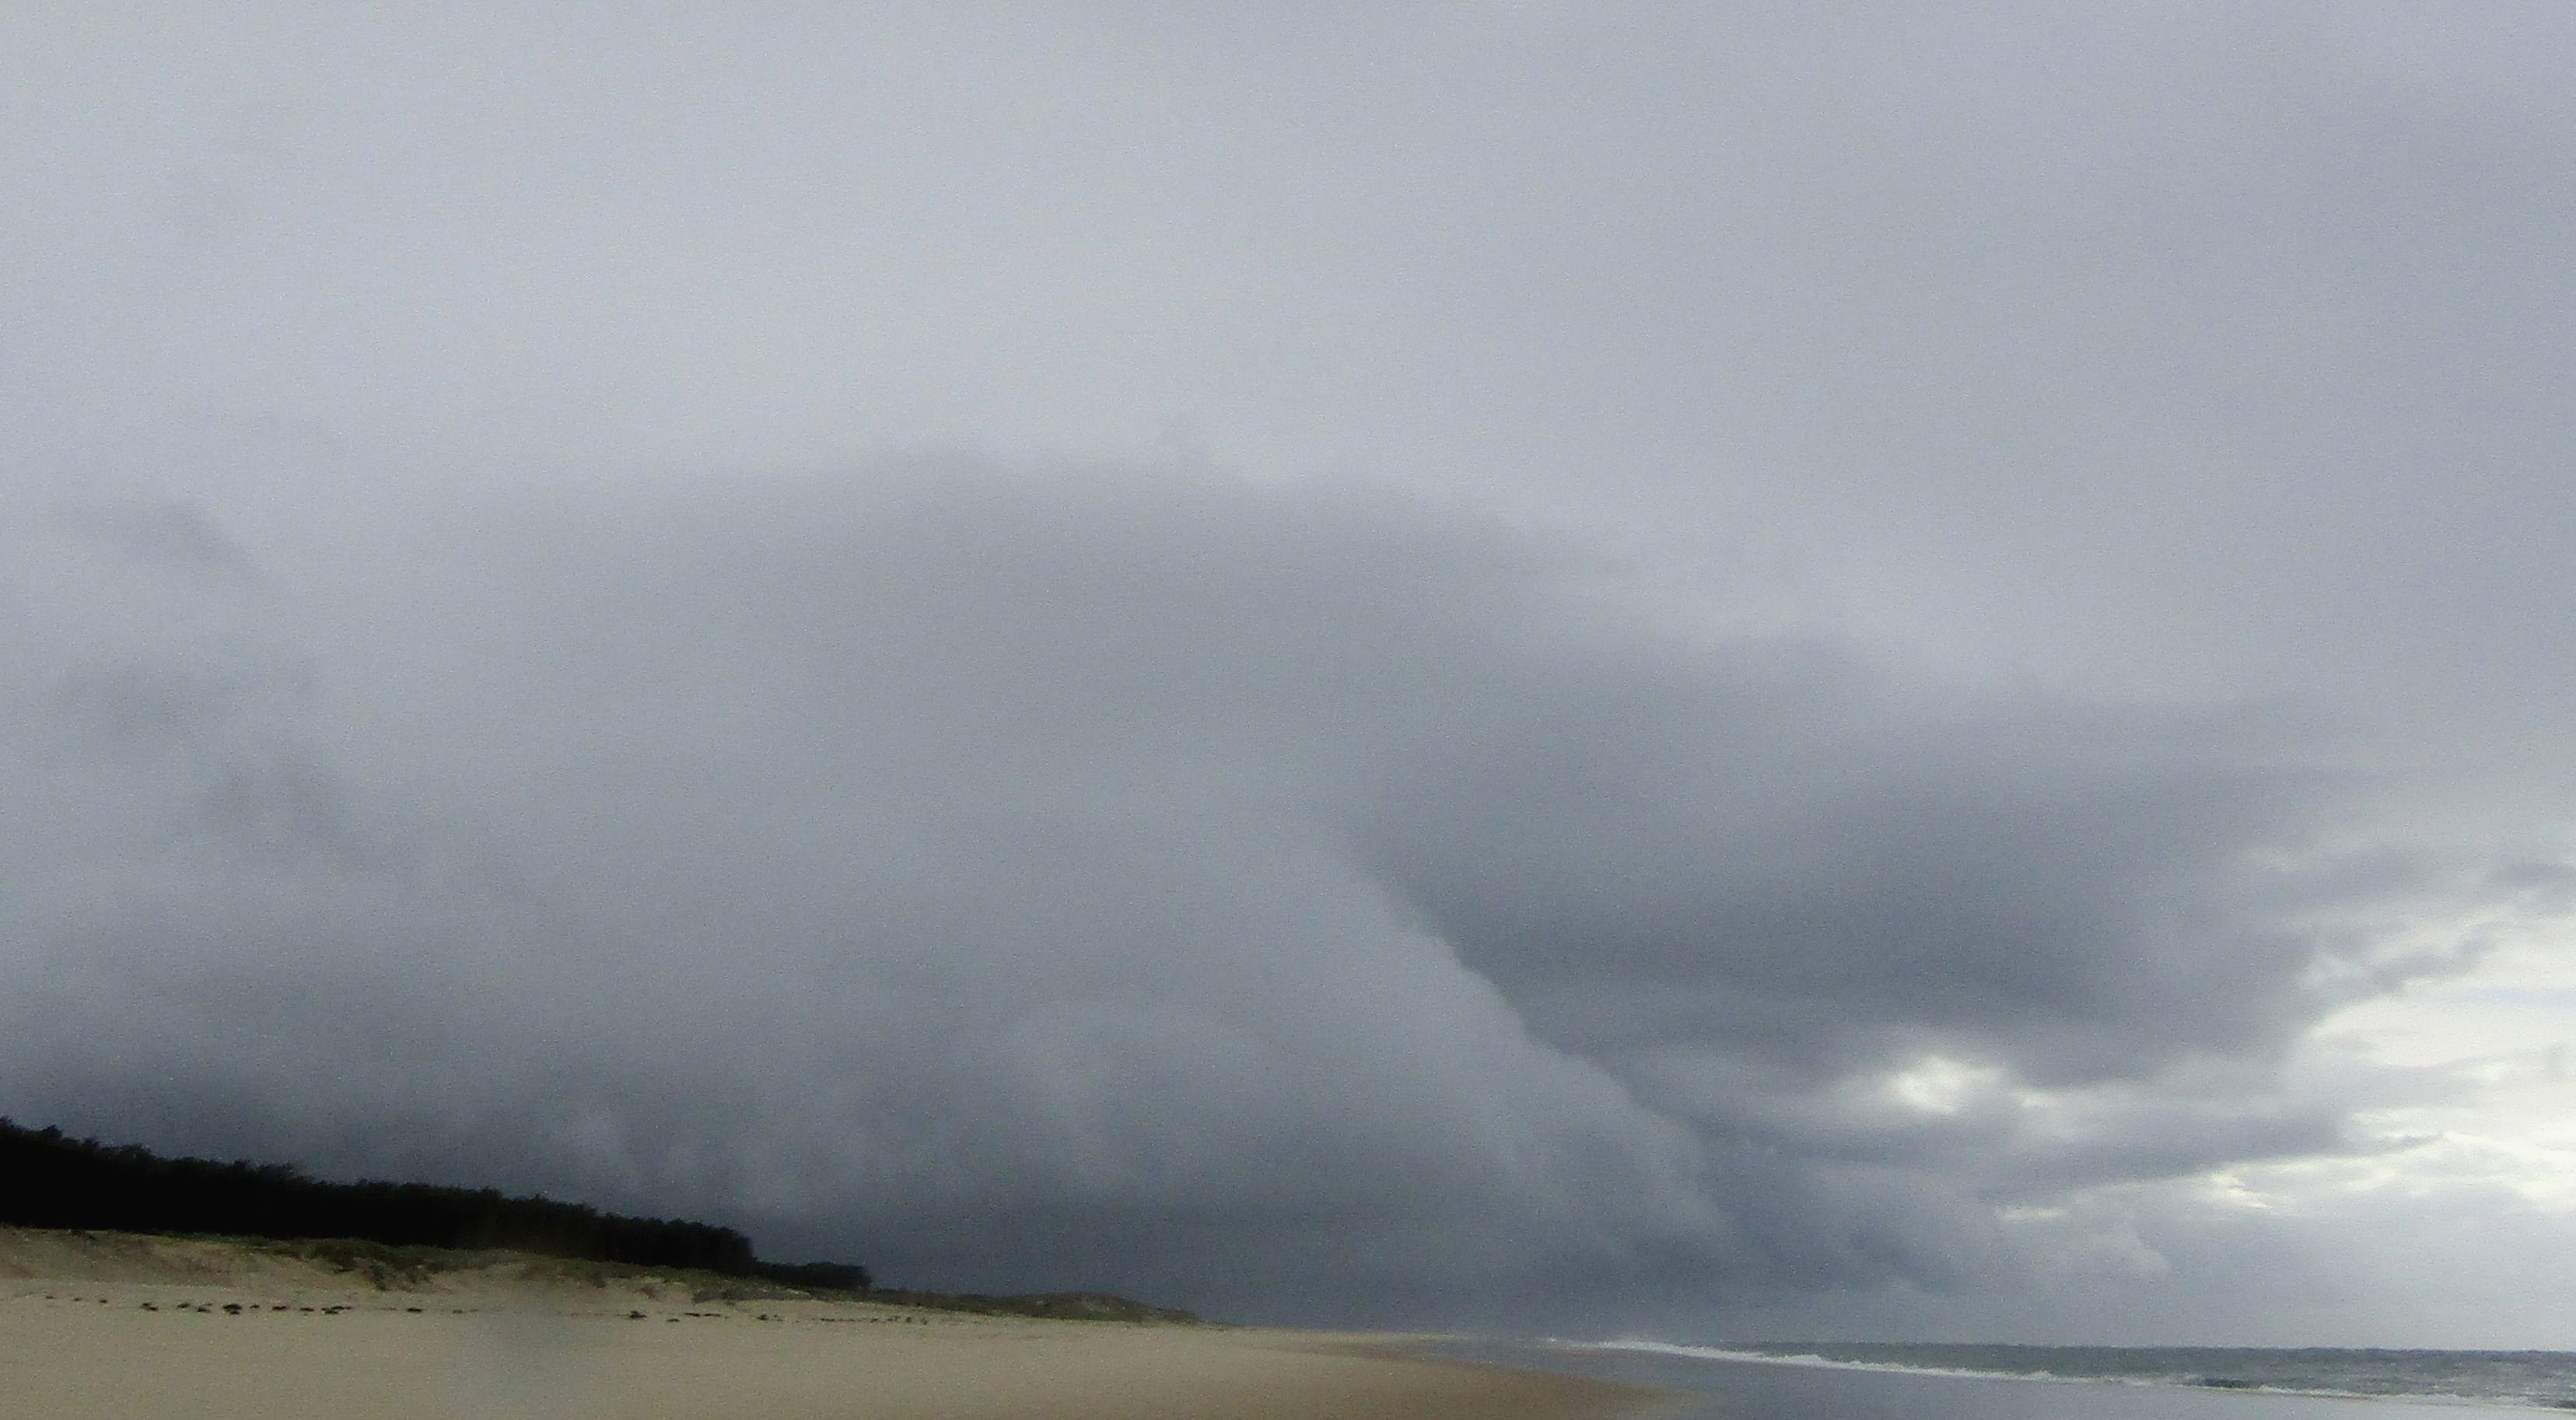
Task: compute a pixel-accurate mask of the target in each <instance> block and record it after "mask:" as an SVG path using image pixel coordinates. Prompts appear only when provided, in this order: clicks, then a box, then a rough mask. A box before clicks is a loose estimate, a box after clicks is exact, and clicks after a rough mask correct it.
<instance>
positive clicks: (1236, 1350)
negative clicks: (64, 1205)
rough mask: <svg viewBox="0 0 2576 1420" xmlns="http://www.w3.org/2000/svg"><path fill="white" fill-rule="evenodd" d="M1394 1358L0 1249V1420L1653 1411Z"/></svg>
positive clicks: (1346, 1348)
mask: <svg viewBox="0 0 2576 1420" xmlns="http://www.w3.org/2000/svg"><path fill="white" fill-rule="evenodd" d="M1433 1340H1434V1338H1430V1337H1425V1336H1420V1335H1407V1334H1403V1333H1360V1332H1329V1331H1289V1330H1264V1329H1251V1328H1232V1327H1223V1326H1209V1325H1185V1324H1154V1323H1135V1322H1117V1321H1076V1320H1048V1319H1039V1318H1026V1317H998V1316H984V1315H975V1314H970V1313H961V1312H944V1311H936V1310H929V1309H924V1308H920V1307H912V1306H904V1305H899V1304H884V1303H876V1302H870V1301H866V1300H863V1299H859V1298H846V1299H845V1298H827V1297H818V1296H767V1297H750V1296H747V1297H732V1298H728V1297H720V1296H706V1295H704V1294H702V1293H701V1292H700V1291H699V1290H698V1288H697V1287H695V1286H693V1285H691V1283H690V1282H689V1281H688V1280H686V1279H673V1278H662V1277H656V1276H653V1275H650V1274H649V1273H639V1274H638V1275H634V1276H626V1277H615V1278H601V1277H599V1276H597V1275H595V1274H592V1275H581V1274H578V1273H574V1272H568V1271H567V1270H566V1269H563V1268H561V1267H560V1266H557V1265H554V1264H552V1263H550V1261H549V1260H547V1259H538V1258H526V1257H521V1258H514V1259H508V1260H504V1261H501V1262H498V1263H496V1264H494V1265H488V1266H482V1267H477V1268H472V1269H461V1270H457V1271H449V1272H442V1273H438V1274H435V1275H431V1276H427V1277H419V1278H405V1277H394V1278H386V1277H382V1276H375V1277H370V1276H367V1275H365V1274H362V1273H353V1272H334V1271H333V1270H332V1269H331V1268H329V1267H328V1266H325V1265H323V1264H320V1263H317V1262H314V1261H312V1260H309V1259H300V1258H291V1257H284V1256H281V1255H279V1254H277V1253H274V1252H270V1251H266V1250H263V1249H261V1248H258V1247H256V1246H252V1245H245V1244H238V1243H225V1242H215V1241H208V1240H200V1239H177V1238H157V1237H148V1236H141V1235H113V1234H92V1235H89V1236H86V1237H82V1236H79V1235H70V1234H64V1235H53V1234H46V1233H42V1232H38V1231H35V1230H25V1229H8V1230H0V1417H17V1416H27V1417H34V1416H49V1417H62V1420H87V1417H100V1418H101V1420H105V1417H111V1416H113V1417H127V1416H134V1415H151V1414H181V1413H185V1414H188V1415H192V1416H200V1417H206V1420H235V1418H236V1417H239V1420H251V1417H254V1416H258V1417H268V1416H274V1415H280V1414H293V1415H310V1416H316V1417H324V1416H327V1417H331V1420H378V1417H383V1420H393V1418H394V1417H402V1420H416V1417H445V1416H450V1415H453V1416H467V1415H473V1416H488V1417H495V1420H515V1418H516V1417H529V1418H530V1420H534V1418H535V1417H566V1418H567V1420H684V1417H685V1420H713V1418H714V1417H736V1416H742V1417H755V1416H778V1417H782V1420H788V1418H790V1417H792V1420H835V1417H844V1416H846V1417H852V1420H856V1417H862V1416H864V1417H870V1420H1016V1417H1022V1416H1026V1417H1031V1420H1035V1417H1041V1416H1044V1417H1060V1420H1201V1417H1206V1420H1219V1417H1226V1420H1313V1417H1321V1416H1330V1417H1334V1420H1399V1418H1400V1417H1436V1416H1443V1415H1456V1416H1462V1417H1466V1416H1473V1417H1479V1420H1633V1418H1634V1417H1642V1416H1651V1415H1654V1414H1657V1413H1661V1412H1665V1411H1668V1410H1669V1408H1670V1404H1671V1402H1672V1400H1673V1399H1675V1397H1671V1396H1669V1395H1667V1394H1664V1393H1660V1392H1656V1391H1651V1390H1646V1389H1642V1388H1639V1387H1635V1386H1630V1385H1624V1384H1619V1383H1615V1382H1609V1381H1603V1380H1597V1379H1590V1378H1585V1377H1579V1376H1567V1375H1561V1374H1553V1373H1548V1372H1542V1371H1530V1370H1523V1369H1519V1368H1515V1367H1511V1366H1507V1365H1491V1364H1484V1363H1479V1362H1474V1361H1469V1360H1463V1359H1452V1358H1446V1357H1440V1356H1435V1355H1426V1354H1423V1353H1422V1352H1420V1351H1419V1350H1413V1349H1408V1348H1411V1347H1421V1346H1425V1345H1428V1344H1429V1343H1431V1342H1432V1341H1433Z"/></svg>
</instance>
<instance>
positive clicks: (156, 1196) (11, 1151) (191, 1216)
mask: <svg viewBox="0 0 2576 1420" xmlns="http://www.w3.org/2000/svg"><path fill="white" fill-rule="evenodd" d="M0 1222H5V1223H12V1224H15V1225H17V1226H20V1227H29V1228H95V1229H99V1230H102V1231H115V1232H131V1233H210V1234H219V1235H226V1236H234V1237H260V1238H358V1239H364V1240H366V1241H369V1242H378V1243H385V1244H388V1245H390V1246H395V1247H443V1248H457V1249H462V1250H467V1251H482V1250H487V1249H505V1250H510V1251H516V1252H533V1253H542V1254H545V1255H547V1256H550V1257H572V1258H586V1259H590V1260H593V1261H598V1262H619V1263H628V1264H632V1265H635V1266H641V1267H688V1268H696V1269H698V1270H701V1271H706V1272H717V1273H723V1274H726V1275H728V1276H735V1277H760V1278H765V1279H768V1280H770V1281H775V1282H783V1283H786V1284H787V1285H789V1286H797V1287H824V1288H833V1289H838V1290H846V1291H865V1290H867V1288H868V1285H869V1279H868V1273H867V1269H866V1268H864V1267H860V1266H856V1265H854V1264H850V1263H838V1262H804V1263H782V1262H763V1261H761V1260H760V1259H759V1258H758V1257H756V1256H754V1255H753V1252H752V1246H751V1239H750V1238H748V1237H746V1236H744V1235H743V1234H742V1233H740V1232H737V1231H735V1230H734V1229H732V1228H722V1227H717V1226H715V1225H714V1224H712V1223H693V1222H688V1221H685V1220H681V1219H673V1218H633V1217H626V1216H623V1215H620V1214H616V1213H602V1212H600V1211H599V1210H598V1209H596V1208H592V1207H589V1206H587V1205H584V1204H579V1203H560V1202H557V1201H555V1200H554V1199H551V1198H543V1197H538V1196H535V1195H528V1196H522V1197H512V1196H508V1195H504V1194H503V1193H501V1192H500V1191H499V1190H497V1189H490V1188H448V1187H441V1186H439V1185H436V1184H426V1183H386V1182H380V1181H376V1180H368V1181H365V1182H360V1183H324V1182H322V1181H320V1180H318V1179H313V1178H308V1177H306V1176H305V1175H304V1174H303V1172H302V1171H300V1170H298V1169H296V1168H294V1167H293V1166H291V1165H286V1164H254V1163H251V1162H248V1161H247V1160H236V1161H234V1162H232V1163H218V1162H215V1161H213V1160H211V1159H193V1158H163V1157H161V1156H160V1155H158V1154H155V1153H153V1152H152V1151H150V1150H148V1149H145V1148H142V1147H140V1146H137V1145H131V1144H126V1145H108V1144H101V1143H99V1142H98V1141H97V1140H95V1139H74V1138H71V1137H70V1136H68V1135H66V1134H64V1133H63V1132H62V1131H61V1130H60V1129H57V1128H51V1127H48V1128H45V1129H28V1128H25V1127H23V1126H20V1125H18V1124H16V1123H14V1122H12V1121H10V1120H8V1119H6V1118H0Z"/></svg>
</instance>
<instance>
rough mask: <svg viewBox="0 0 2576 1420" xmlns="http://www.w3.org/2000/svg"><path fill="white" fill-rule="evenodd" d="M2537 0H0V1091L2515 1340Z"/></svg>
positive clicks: (2546, 225) (2565, 344) (1937, 1297)
mask: <svg viewBox="0 0 2576 1420" xmlns="http://www.w3.org/2000/svg"><path fill="white" fill-rule="evenodd" d="M2571 50H2576V11H2571V10H2569V9H2568V8H2566V7H2565V6H2562V5H2556V4H2546V3H2527V4H2513V3H2503V4H2494V5H2483V6H2477V7H2460V6H2449V5H2433V4H2414V5H2409V4H2377V3H2361V0H2354V2H2353V3H2338V4H2322V5H2309V4H2295V3H2273V4H2264V5H2255V6H2247V5H2242V4H2223V5H2222V4H2191V3H2184V4H2175V5H2165V6H2156V7H2146V8H2142V9H2138V10H2135V11H2134V12H2133V11H2132V10H2130V9H2127V8H2120V7H2101V6H2046V5H2036V4H2019V3H1998V4H1986V5H1957V6H1942V7H1930V8H1927V7H1919V6H1886V7H1880V6H1867V5H1853V6H1832V7H1825V6H1813V5H1778V6H1766V5H1743V6H1688V5H1651V4H1648V5H1631V4H1624V3H1610V2H1608V0H1605V2H1604V3H1587V4H1582V5H1571V4H1554V3H1548V0H1522V3H1508V2H1507V0H1493V3H1481V4H1466V3H1457V4H1433V3H1402V4H1388V5H1376V6H1345V5H1319V4H1293V5H1292V4H1264V3H1253V4H1241V5H1225V6H1198V5H1172V6H1145V5H1126V4H1115V3H1113V4H1087V5H1066V6H1039V5H1030V6H976V7H968V6H950V5H893V4H889V5H882V6H879V5H865V6H860V5H852V6H830V7H825V6H801V5H767V4H741V5H728V6H720V7H707V6H679V5H671V6H655V5H645V4H639V5H628V6H611V7H601V6H589V5H579V6H576V5H563V4H548V3H538V4H514V5H494V6H463V5H454V6H451V5H404V6H367V7H324V8H309V9H307V8H288V7H279V6H267V5H244V6H206V5H185V6H181V5H133V6H108V5H89V4H84V5H49V4H44V3H29V4H20V5H13V6H11V7H9V8H8V10H7V11H6V13H5V15H0V253H5V261H0V270H5V273H6V274H5V276H0V330H6V331H7V332H9V334H8V335H7V336H6V338H5V339H0V665H5V666H6V667H7V670H6V672H5V674H0V1114H6V1115H8V1116H10V1117H12V1118H15V1119H17V1120H19V1121H21V1122H23V1123H28V1124H60V1125H62V1126H63V1127H65V1128H67V1129H69V1130H72V1131H73V1132H76V1133H85V1134H95V1135H97V1136H99V1137H102V1138H106V1139H110V1140H114V1141H118V1142H127V1141H131V1142H141V1143H146V1144H149V1145H151V1146H153V1147H155V1148H159V1149H164V1150H172V1151H182V1152H193V1153H200V1154H207V1155H212V1156H217V1157H225V1158H230V1157H239V1156H249V1157H255V1158H261V1159H276V1160H290V1161H293V1162H296V1163H298V1164H301V1165H303V1166H304V1167H306V1168H308V1169H310V1170H312V1171H313V1172H315V1173H317V1174H319V1175H321V1176H325V1177H335V1178H354V1177H364V1176H375V1177H413V1178H424V1179H432V1180H437V1181H443V1182H455V1183H467V1184H474V1185H493V1186H499V1187H504V1188H509V1189H513V1190H543V1191H546V1192H549V1193H551V1194H554V1195H556V1196H560V1197H571V1198H578V1199H581V1200H583V1201H588V1202H593V1203H596V1204H599V1205H601V1206H605V1207H610V1208H615V1209H618V1210H621V1211H636V1212H653V1213H670V1214H679V1215H685V1216H691V1217H698V1218H703V1219H707V1220H709V1221H716V1222H722V1223H726V1224H729V1225H733V1226H738V1227H741V1228H744V1229H745V1230H747V1231H749V1232H750V1233H751V1234H752V1235H753V1237H754V1238H755V1239H756V1240H757V1241H758V1242H759V1243H760V1245H761V1246H762V1248H763V1250H764V1252H765V1254H767V1255H772V1256H783V1257H789V1258H801V1257H809V1256H811V1257H832V1258H844V1259H849V1260H855V1261H861V1262H864V1263H866V1264H867V1265H869V1266H870V1267H871V1268H873V1269H874V1270H875V1271H876V1272H877V1274H878V1275H879V1277H880V1278H881V1279H883V1280H885V1281H887V1282H890V1283H895V1284H900V1285H907V1286H927V1287H946V1288H971V1289H981V1290H999V1289H1068V1288H1077V1287H1079V1288H1097V1289H1105V1290H1116V1291H1121V1292H1126V1293H1130V1294H1133V1295H1138V1296H1142V1297H1146V1298H1149V1299H1152V1300H1154V1301H1157V1302H1161V1303H1165V1304H1169V1305H1179V1306H1188V1307H1195V1308H1199V1309H1202V1310H1204V1311H1206V1312H1208V1313H1210V1314H1212V1315H1217V1316H1222V1317H1226V1318H1229V1319H1237V1320H1257V1321H1287V1322H1307V1323H1317V1322H1320V1323H1331V1324H1342V1325H1406V1326H1456V1327H1476V1328H1484V1329H1489V1330H1492V1331H1495V1332H1499V1333H1504V1334H1541V1333H1552V1334H1558V1335H1570V1336H1613V1335H1637V1336H1654V1337H1660V1338H1663V1339H1668V1340H1676V1341H1707V1340H1716V1339H1730V1338H1748V1339H1749V1338H1760V1337H1773V1338H1793V1337H1885V1338H1923V1339H1962V1340H2008V1341H2039V1342H2112V1343H2120V1342H2130V1343H2154V1342H2177V1343H2187V1342H2230V1341H2233V1342H2251V1343H2276V1344H2344V1345H2374V1344H2376V1345H2437V1346H2441V1345H2447V1346H2489V1347H2502V1346H2554V1347H2576V1123H2571V1121H2576V1075H2571V1064H2576V1062H2571V1059H2570V1053H2571V1046H2576V921H2571V913H2576V822H2571V808H2570V806H2571V804H2576V797H2571V795H2576V734H2571V733H2570V730H2571V728H2576V727H2571V725H2570V723H2569V721H2570V715H2571V711H2570V707H2571V705H2576V637H2571V634H2570V628H2571V627H2576V579H2571V578H2570V577H2569V576H2568V575H2567V571H2566V569H2567V567H2568V565H2569V563H2570V560H2571V554H2576V477H2571V476H2570V475H2571V472H2576V470H2571V467H2570V462H2571V451H2576V398H2571V394H2576V391H2571V390H2570V388H2569V372H2570V371H2571V370H2576V283H2571V281H2570V278H2569V276H2568V273H2569V272H2570V271H2576V221H2571V220H2570V216H2571V214H2576V88H2571V87H2570V86H2568V85H2567V83H2566V81H2565V66H2564V62H2563V61H2564V56H2565V55H2566V54H2568V53H2570V52H2571Z"/></svg>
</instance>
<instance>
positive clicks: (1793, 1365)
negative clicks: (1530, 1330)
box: [1453, 1341, 2576, 1420]
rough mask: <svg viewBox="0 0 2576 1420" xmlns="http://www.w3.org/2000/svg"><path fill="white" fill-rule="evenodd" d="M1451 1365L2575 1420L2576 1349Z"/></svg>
mask: <svg viewBox="0 0 2576 1420" xmlns="http://www.w3.org/2000/svg"><path fill="white" fill-rule="evenodd" d="M1453 1354H1458V1355H1462V1356H1467V1357H1471V1358H1474V1359H1479V1360H1492V1361H1499V1362H1505V1363H1508V1364H1514V1365H1524V1366H1535V1367H1539V1368H1542V1369H1547V1370H1558V1371H1570V1372H1574V1373H1576V1374H1580V1375H1591V1376H1602V1377H1606V1378H1609V1379H1613V1380H1623V1381H1628V1382H1631V1383H1634V1384H1638V1385H1649V1386H1658V1387H1662V1388H1664V1389H1667V1390H1676V1391H1682V1392H1685V1393H1688V1394H1692V1395H1704V1396H1707V1397H1709V1399H1710V1401H1711V1404H1710V1405H1709V1407H1708V1408H1707V1409H1706V1410H1705V1411H1704V1412H1691V1413H1692V1414H1705V1415H1707V1416H1711V1417H1720V1416H1722V1417H1727V1420H2464V1417H2463V1416H2462V1411H2463V1410H2464V1409H2488V1410H2492V1409H2512V1410H2516V1411H2519V1412H2522V1413H2523V1414H2525V1415H2528V1414H2530V1412H2532V1411H2534V1410H2539V1411H2543V1412H2557V1413H2569V1412H2576V1352H2566V1351H2383V1350H2344V1349H2336V1348H2320V1347H2301V1348H2296V1349H2280V1350H2275V1349H2266V1348H2255V1347H2169V1346H1975V1345H1931V1344H1900V1343H1888V1344H1872V1343H1801V1344H1796V1345H1782V1344H1776V1343H1761V1344H1749V1345H1731V1346H1676V1345H1668V1344H1666V1343H1662V1342H1654V1341H1610V1342H1594V1343H1566V1342H1549V1343H1543V1344H1530V1345H1511V1346H1505V1345H1499V1344H1492V1345H1487V1344H1474V1345H1462V1346H1460V1347H1458V1348H1455V1349H1454V1351H1453Z"/></svg>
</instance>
